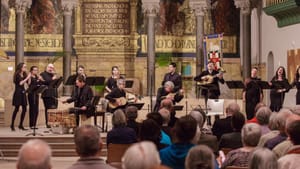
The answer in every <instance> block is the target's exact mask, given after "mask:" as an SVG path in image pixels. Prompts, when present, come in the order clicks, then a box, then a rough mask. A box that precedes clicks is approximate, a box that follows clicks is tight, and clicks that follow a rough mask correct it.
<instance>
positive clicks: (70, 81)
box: [65, 75, 77, 86]
mask: <svg viewBox="0 0 300 169" xmlns="http://www.w3.org/2000/svg"><path fill="white" fill-rule="evenodd" d="M76 78H77V76H76V75H71V76H69V77H68V79H67V81H66V84H65V85H70V86H73V85H75V82H76Z"/></svg>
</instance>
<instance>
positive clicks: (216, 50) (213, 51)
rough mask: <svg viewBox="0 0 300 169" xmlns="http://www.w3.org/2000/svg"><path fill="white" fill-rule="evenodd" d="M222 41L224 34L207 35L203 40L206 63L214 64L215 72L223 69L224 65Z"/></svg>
mask: <svg viewBox="0 0 300 169" xmlns="http://www.w3.org/2000/svg"><path fill="white" fill-rule="evenodd" d="M222 41H223V34H213V35H207V36H205V37H204V39H203V52H204V56H205V57H204V63H205V65H206V64H207V63H208V62H213V63H214V66H215V70H219V69H221V66H222V63H223V53H222Z"/></svg>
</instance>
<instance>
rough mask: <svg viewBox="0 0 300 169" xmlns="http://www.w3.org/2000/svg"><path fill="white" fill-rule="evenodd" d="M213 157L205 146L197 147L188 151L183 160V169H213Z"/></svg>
mask: <svg viewBox="0 0 300 169" xmlns="http://www.w3.org/2000/svg"><path fill="white" fill-rule="evenodd" d="M214 168H215V156H214V153H213V152H212V150H211V149H210V148H209V147H207V146H206V145H198V146H195V147H193V148H191V149H190V151H189V152H188V154H187V156H186V159H185V169H214Z"/></svg>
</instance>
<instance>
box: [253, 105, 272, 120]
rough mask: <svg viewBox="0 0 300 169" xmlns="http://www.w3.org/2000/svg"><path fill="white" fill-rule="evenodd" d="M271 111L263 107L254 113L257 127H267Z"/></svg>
mask: <svg viewBox="0 0 300 169" xmlns="http://www.w3.org/2000/svg"><path fill="white" fill-rule="evenodd" d="M271 114H272V111H271V109H270V108H269V107H267V106H263V107H261V108H259V109H258V110H257V112H256V115H255V116H256V119H257V122H258V124H259V125H268V124H269V119H270V116H271Z"/></svg>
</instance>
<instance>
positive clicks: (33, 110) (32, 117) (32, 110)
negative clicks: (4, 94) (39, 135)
mask: <svg viewBox="0 0 300 169" xmlns="http://www.w3.org/2000/svg"><path fill="white" fill-rule="evenodd" d="M28 102H29V126H30V127H35V126H36V122H37V118H38V115H39V95H38V94H34V93H29V94H28Z"/></svg>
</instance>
